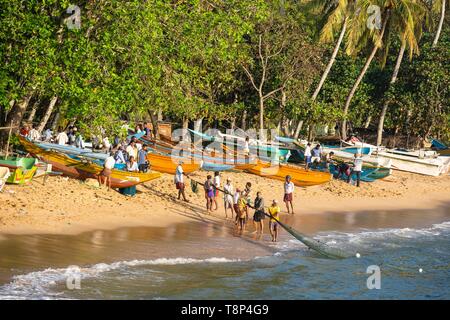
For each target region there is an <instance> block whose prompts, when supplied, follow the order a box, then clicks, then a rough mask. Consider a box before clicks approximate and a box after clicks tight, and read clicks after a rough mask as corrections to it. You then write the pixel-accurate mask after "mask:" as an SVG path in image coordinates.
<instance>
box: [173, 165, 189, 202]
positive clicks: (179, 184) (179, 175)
mask: <svg viewBox="0 0 450 320" xmlns="http://www.w3.org/2000/svg"><path fill="white" fill-rule="evenodd" d="M183 175H184V171H183V162H182V161H180V162H179V163H178V166H177V169H176V170H175V177H174V181H175V186H176V188H177V190H178V200H180V198H181V196H183V200H184V201H185V202H189V201H188V200H187V199H186V194H185V193H184V189H185V185H184V177H183Z"/></svg>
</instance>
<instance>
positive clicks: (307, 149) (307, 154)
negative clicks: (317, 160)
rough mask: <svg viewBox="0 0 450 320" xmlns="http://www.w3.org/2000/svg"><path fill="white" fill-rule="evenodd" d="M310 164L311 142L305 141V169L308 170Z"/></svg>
mask: <svg viewBox="0 0 450 320" xmlns="http://www.w3.org/2000/svg"><path fill="white" fill-rule="evenodd" d="M310 165H311V143H309V142H308V143H307V144H306V147H305V169H306V170H308V168H309V166H310Z"/></svg>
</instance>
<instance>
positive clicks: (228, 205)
mask: <svg viewBox="0 0 450 320" xmlns="http://www.w3.org/2000/svg"><path fill="white" fill-rule="evenodd" d="M223 191H224V195H223V207H224V208H225V219H228V209H230V211H231V219H233V211H234V208H233V204H234V203H233V185H232V184H231V179H230V178H227V182H226V183H225V185H224V186H223Z"/></svg>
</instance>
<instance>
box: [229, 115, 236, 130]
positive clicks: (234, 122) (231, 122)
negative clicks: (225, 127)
mask: <svg viewBox="0 0 450 320" xmlns="http://www.w3.org/2000/svg"><path fill="white" fill-rule="evenodd" d="M230 127H231V128H230V129H232V130H234V128H236V117H232V118H231V121H230Z"/></svg>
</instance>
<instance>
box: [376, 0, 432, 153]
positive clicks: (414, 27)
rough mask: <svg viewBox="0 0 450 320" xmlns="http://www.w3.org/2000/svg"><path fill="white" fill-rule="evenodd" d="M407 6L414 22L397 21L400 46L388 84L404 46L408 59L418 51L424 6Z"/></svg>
mask: <svg viewBox="0 0 450 320" xmlns="http://www.w3.org/2000/svg"><path fill="white" fill-rule="evenodd" d="M409 8H410V9H411V11H412V12H413V18H414V19H415V22H414V24H410V23H403V25H402V21H398V23H399V29H400V30H399V31H400V32H401V33H400V41H401V46H400V50H399V53H398V55H397V60H396V63H395V67H394V70H393V72H392V76H391V81H390V83H389V85H390V86H391V85H392V84H394V83H395V82H396V81H397V76H398V72H399V70H400V65H401V63H402V60H403V55H404V53H405V49H406V47H407V46H408V47H409V49H410V50H409V53H410V59H411V58H412V55H413V53H414V52H416V53H418V51H419V47H418V44H417V42H418V40H419V39H420V37H421V36H422V26H423V22H424V20H425V19H426V8H425V6H424V5H423V3H422V2H417V3H415V4H411V5H410V6H409ZM403 22H404V21H403ZM389 103H390V101H389V99H386V100H385V102H384V104H383V108H382V110H381V114H380V119H379V121H378V130H377V146H379V145H381V142H382V139H383V127H384V119H385V117H386V113H387V110H388V107H389Z"/></svg>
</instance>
